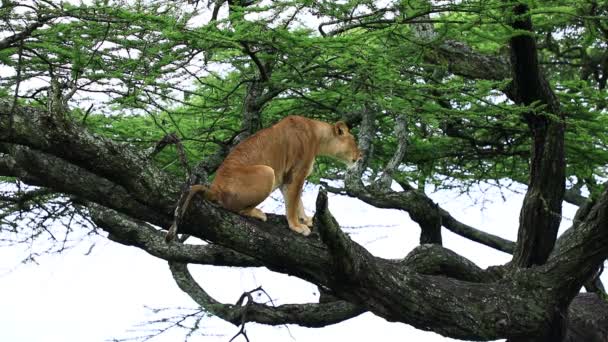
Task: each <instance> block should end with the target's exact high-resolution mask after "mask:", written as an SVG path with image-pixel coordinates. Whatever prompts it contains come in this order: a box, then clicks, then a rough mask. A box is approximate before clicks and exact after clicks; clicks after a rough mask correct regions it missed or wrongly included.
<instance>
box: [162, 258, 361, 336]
mask: <svg viewBox="0 0 608 342" xmlns="http://www.w3.org/2000/svg"><path fill="white" fill-rule="evenodd" d="M169 268H170V270H171V273H172V274H173V279H175V282H176V283H177V285H178V286H179V288H180V289H182V291H184V292H186V293H187V294H188V295H189V296H190V297H191V298H192V299H193V300H194V301H195V302H196V303H197V304H199V305H200V306H202V307H203V308H204V309H205V310H207V311H208V312H209V313H211V314H213V315H215V316H218V317H220V318H222V319H223V320H225V321H227V322H230V323H232V324H234V325H236V326H238V325H241V324H242V323H245V322H257V323H262V324H269V325H282V324H297V325H300V326H304V327H310V328H320V327H324V326H327V325H331V324H336V323H339V322H342V321H344V320H347V319H350V318H353V317H356V316H358V315H360V314H362V313H363V312H364V310H363V309H362V308H360V307H358V306H355V305H353V304H351V303H348V302H345V301H341V300H340V301H335V302H329V303H309V304H285V305H279V306H268V305H264V304H259V303H250V304H249V305H248V306H246V307H242V306H238V305H230V304H222V303H219V302H218V301H216V300H215V299H214V298H212V297H211V296H209V294H207V292H205V290H203V289H202V288H201V287H200V286H199V285H198V284H197V282H196V280H194V278H193V277H192V275H191V274H190V272H189V271H188V268H187V267H186V265H185V264H182V263H177V262H170V263H169ZM243 310H247V312H246V314H245V312H244V311H243ZM243 318H245V319H244V320H243Z"/></svg>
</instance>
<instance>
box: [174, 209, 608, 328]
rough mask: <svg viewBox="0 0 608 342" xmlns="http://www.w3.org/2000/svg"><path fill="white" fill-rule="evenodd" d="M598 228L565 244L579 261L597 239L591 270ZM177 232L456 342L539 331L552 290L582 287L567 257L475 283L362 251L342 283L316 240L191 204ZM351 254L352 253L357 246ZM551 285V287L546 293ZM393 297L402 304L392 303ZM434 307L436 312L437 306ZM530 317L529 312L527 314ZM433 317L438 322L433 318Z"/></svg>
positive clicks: (555, 297)
mask: <svg viewBox="0 0 608 342" xmlns="http://www.w3.org/2000/svg"><path fill="white" fill-rule="evenodd" d="M605 205H606V206H608V204H605ZM237 222H240V223H241V224H238V223H237ZM598 222H599V220H598ZM281 226H284V225H281ZM258 227H259V228H258ZM262 227H263V228H262ZM602 227H603V226H601V225H599V224H589V226H588V229H586V230H580V231H577V232H575V233H573V235H572V236H571V239H573V240H572V241H573V242H576V246H577V247H576V248H573V249H572V250H570V252H572V253H575V254H577V255H578V256H579V257H580V256H581V255H580V254H581V253H584V248H583V245H586V244H590V242H588V240H587V238H590V235H591V237H593V239H595V240H598V239H599V241H600V242H598V243H593V246H592V248H594V250H595V256H597V257H598V259H593V260H587V262H590V263H591V264H595V265H591V266H595V267H597V264H598V263H599V262H600V261H598V260H599V257H602V256H603V257H606V255H608V243H604V242H605V241H604V240H603V239H606V238H608V232H607V231H605V230H603V228H602ZM180 229H181V230H182V231H184V232H186V233H189V234H192V235H195V236H199V237H201V238H204V239H208V240H211V241H214V242H217V243H220V244H222V245H224V246H226V247H229V248H231V249H235V250H238V251H240V252H242V253H244V254H247V255H251V256H256V258H258V259H260V260H263V261H264V263H265V264H266V265H267V266H268V267H269V268H270V269H273V270H277V271H279V272H287V273H290V274H295V275H298V276H299V277H302V278H303V279H306V280H309V281H311V282H313V283H315V284H317V285H319V286H323V287H327V288H331V289H332V290H333V291H334V293H335V294H336V295H337V296H339V297H341V298H343V299H346V300H348V301H351V302H354V303H357V304H358V305H362V306H364V307H365V308H366V309H368V310H371V311H373V312H374V313H376V314H377V315H380V316H382V317H384V318H386V319H389V320H398V321H401V322H405V323H409V324H412V325H414V326H416V327H419V328H422V329H432V330H433V331H436V332H440V333H442V334H445V335H446V336H452V337H456V338H476V339H479V338H487V339H491V338H500V337H509V336H521V335H526V334H527V335H531V334H535V333H536V332H538V331H542V330H543V326H545V325H546V324H549V322H551V321H552V319H553V318H554V317H553V316H554V309H553V308H554V307H555V305H556V304H557V302H558V301H563V300H569V299H568V298H567V297H564V295H563V293H558V292H559V291H556V290H555V289H558V288H559V289H562V287H561V286H559V285H560V284H561V285H564V284H565V283H572V284H570V285H568V286H571V287H573V288H574V287H576V286H578V287H580V286H581V284H582V282H583V280H582V278H583V277H582V276H581V277H580V278H579V277H576V278H574V279H573V278H566V277H563V274H569V273H568V272H571V273H576V272H575V268H576V267H575V264H576V260H580V258H579V259H577V258H575V257H573V256H571V257H570V260H572V263H567V266H565V265H563V264H562V261H561V260H559V259H556V260H552V261H551V262H550V263H549V264H548V265H547V266H544V267H543V268H541V269H534V270H520V271H519V272H517V273H513V274H510V275H509V278H505V279H503V280H501V281H499V282H497V283H489V284H485V285H483V286H481V285H479V284H473V283H468V282H461V281H456V280H454V279H448V278H444V277H437V276H427V275H420V274H418V273H416V272H415V271H413V270H412V269H411V268H409V267H407V266H404V265H400V264H399V263H395V262H394V261H389V260H383V259H379V258H375V257H373V256H369V255H367V254H365V253H357V256H356V257H357V258H360V263H359V265H360V266H359V267H360V268H359V269H361V273H362V274H360V275H358V277H362V278H359V279H360V280H359V279H358V281H349V282H344V281H343V280H344V278H343V275H341V274H337V273H336V272H335V271H332V270H334V267H333V266H332V265H334V257H333V256H332V255H331V252H330V250H328V249H327V248H326V247H325V246H324V245H323V244H320V242H319V241H316V240H314V239H311V238H308V239H306V238H302V237H300V236H297V235H296V234H292V233H291V232H289V231H288V230H287V228H285V227H283V228H282V229H277V227H276V226H268V225H267V224H266V223H262V222H258V221H255V220H250V219H244V218H239V217H238V216H236V215H234V214H231V213H227V212H225V211H222V210H217V209H214V207H213V206H210V205H209V204H206V203H205V202H202V203H201V202H198V201H197V202H195V203H193V207H192V210H191V211H189V212H188V213H187V214H186V216H185V217H184V222H183V225H182V226H181V227H180ZM320 229H321V228H320ZM349 243H352V241H351V242H349ZM602 243H603V244H602ZM600 244H601V246H600ZM354 251H355V252H356V251H358V247H356V248H355V249H354ZM559 265H561V266H560V269H559V271H557V269H556V267H557V266H559ZM579 266H580V265H577V267H579ZM591 266H590V267H591ZM564 286H566V285H564ZM551 288H553V289H554V290H549V289H551ZM429 289H432V290H429ZM563 289H565V288H563ZM567 292H569V291H567ZM515 294H517V295H515ZM568 295H569V296H570V298H572V297H573V296H574V294H572V293H568ZM394 298H400V300H399V301H397V302H395V301H394ZM438 303H441V305H440V304H438ZM435 304H437V305H439V306H441V307H439V306H437V307H435V306H434V305H435ZM472 307H479V308H483V310H481V311H480V312H477V311H476V310H471V308H472ZM532 307H534V309H532ZM439 312H441V314H440V313H439ZM530 312H532V313H533V314H532V317H530ZM476 315H479V317H476ZM438 316H439V317H441V318H440V319H438V318H437V317H438ZM524 316H525V319H524ZM464 317H467V319H466V322H465V321H463V320H462V319H463V318H464ZM520 318H521V320H520ZM473 322H476V323H473Z"/></svg>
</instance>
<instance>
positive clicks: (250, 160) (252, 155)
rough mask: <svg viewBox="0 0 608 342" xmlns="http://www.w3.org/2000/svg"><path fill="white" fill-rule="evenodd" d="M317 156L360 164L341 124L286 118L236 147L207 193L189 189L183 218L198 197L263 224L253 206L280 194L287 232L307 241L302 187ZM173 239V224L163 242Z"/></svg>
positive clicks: (263, 217) (308, 221)
mask: <svg viewBox="0 0 608 342" xmlns="http://www.w3.org/2000/svg"><path fill="white" fill-rule="evenodd" d="M318 155H323V156H330V157H334V158H336V159H338V160H340V161H342V162H344V163H345V164H347V165H348V166H352V165H354V164H355V163H356V162H357V161H358V160H359V159H360V158H361V152H360V151H359V148H358V147H357V143H356V142H355V138H354V137H353V136H352V135H351V134H350V132H349V130H348V127H347V126H346V124H345V123H344V122H342V121H338V122H337V123H336V124H334V125H331V124H328V123H325V122H322V121H317V120H312V119H307V118H304V117H301V116H288V117H286V118H284V119H282V120H281V121H279V122H278V123H276V124H275V125H274V126H272V127H268V128H265V129H262V130H260V131H259V132H257V133H256V134H254V135H252V136H250V137H249V138H247V139H245V140H244V141H243V142H241V143H240V144H238V145H237V146H236V147H235V148H234V149H233V150H232V151H231V152H230V153H229V154H228V156H227V157H226V159H225V160H224V161H223V162H222V165H220V167H219V168H218V169H217V172H216V174H215V179H214V180H213V183H212V184H211V186H210V187H207V186H204V185H194V186H192V187H191V188H190V192H189V193H188V197H187V198H186V200H185V202H184V204H183V209H182V210H181V215H183V214H184V212H185V211H186V209H187V207H188V204H189V203H190V200H191V199H192V196H194V194H196V193H197V192H202V193H203V194H204V197H205V198H206V199H208V200H210V201H214V202H217V203H219V204H220V205H221V206H222V207H224V208H226V209H228V210H231V211H234V212H237V213H239V214H241V215H247V216H252V217H256V218H259V219H260V220H262V221H266V214H264V213H263V212H262V211H261V210H260V209H258V208H256V206H257V205H258V204H260V203H262V201H264V200H265V199H266V198H267V197H268V196H269V195H270V193H271V192H273V191H274V190H275V189H276V188H280V190H281V193H282V194H283V198H284V199H285V204H286V216H287V222H288V223H289V228H291V229H292V230H293V231H295V232H298V233H300V234H302V235H304V236H307V235H309V234H310V228H309V227H312V217H309V216H307V215H306V213H305V212H304V207H303V205H302V199H301V194H302V186H303V185H304V180H305V179H306V177H308V176H309V175H310V173H311V172H312V167H313V164H314V161H315V157H316V156H318ZM177 210H178V209H176V213H177ZM176 233H177V225H176V224H175V223H174V224H173V225H172V226H171V228H170V229H169V232H168V233H167V236H166V239H167V241H170V240H172V239H173V238H174V237H175V234H176Z"/></svg>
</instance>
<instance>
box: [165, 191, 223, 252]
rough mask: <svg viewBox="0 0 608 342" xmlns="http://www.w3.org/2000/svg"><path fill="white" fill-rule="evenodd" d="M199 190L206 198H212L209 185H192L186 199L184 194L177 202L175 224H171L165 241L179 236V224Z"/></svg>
mask: <svg viewBox="0 0 608 342" xmlns="http://www.w3.org/2000/svg"><path fill="white" fill-rule="evenodd" d="M197 192H201V193H203V197H204V198H206V199H210V198H211V197H213V196H211V194H210V191H209V187H208V186H207V185H202V184H195V185H193V186H191V187H190V191H188V195H187V196H186V199H185V200H184V195H182V197H181V198H180V200H179V201H178V202H177V206H176V207H175V213H174V216H173V224H171V227H169V230H168V231H167V235H165V241H167V242H171V241H173V239H175V237H176V236H177V226H178V225H179V222H180V221H181V219H182V217H183V216H184V214H185V213H186V210H187V209H188V206H189V205H190V201H192V197H193V196H194V195H196V193H197Z"/></svg>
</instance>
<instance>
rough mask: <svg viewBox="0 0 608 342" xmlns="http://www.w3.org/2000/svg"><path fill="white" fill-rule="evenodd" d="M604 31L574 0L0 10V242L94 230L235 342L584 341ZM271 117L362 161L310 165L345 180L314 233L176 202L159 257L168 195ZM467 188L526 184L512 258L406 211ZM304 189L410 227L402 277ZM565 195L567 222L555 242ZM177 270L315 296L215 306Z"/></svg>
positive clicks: (597, 215) (279, 221) (594, 305)
mask: <svg viewBox="0 0 608 342" xmlns="http://www.w3.org/2000/svg"><path fill="white" fill-rule="evenodd" d="M607 17H608V5H607V4H605V3H602V2H598V1H594V0H580V1H574V2H572V1H570V2H564V1H543V2H542V3H541V2H536V1H494V0H489V1H481V2H480V1H454V2H452V1H425V0H422V1H382V2H375V1H359V0H357V1H348V2H334V1H303V0H297V1H272V2H266V1H261V2H255V1H230V0H229V1H225V2H222V1H208V2H206V1H168V0H167V1H165V0H158V1H119V0H116V1H114V0H95V1H92V2H89V3H88V4H71V3H68V2H59V1H20V2H15V1H10V0H3V1H2V2H1V6H0V30H1V31H2V37H3V38H1V39H0V71H2V77H1V78H0V156H1V159H0V176H1V178H0V181H1V182H2V184H3V185H2V186H3V188H2V189H3V190H2V191H3V192H2V196H1V197H0V234H2V235H3V236H6V239H4V240H5V241H21V242H24V241H28V240H29V239H44V238H52V239H56V237H55V236H54V235H53V234H51V233H50V232H49V230H48V229H45V228H46V227H47V226H49V225H51V224H52V223H53V222H55V223H57V222H58V223H61V224H62V225H64V226H65V227H66V231H65V234H68V233H69V232H71V231H73V230H75V229H86V228H85V227H94V228H93V229H101V230H103V231H106V232H107V233H108V237H109V238H110V239H111V240H113V241H115V242H117V243H121V244H125V245H131V246H135V247H138V248H141V249H143V250H145V251H146V252H148V253H149V254H151V255H152V256H154V257H157V258H161V259H164V260H167V261H168V263H169V266H170V269H171V272H172V274H173V277H174V279H175V281H176V284H177V286H179V288H180V289H182V290H183V291H184V292H186V293H187V294H188V295H190V296H191V297H192V299H193V300H194V301H195V302H196V303H197V304H198V305H200V306H201V307H202V308H203V310H205V311H206V312H207V313H210V314H213V315H216V316H218V317H220V318H222V319H224V320H226V321H228V322H231V323H234V324H235V325H240V324H243V323H245V322H249V321H253V322H258V323H264V324H269V325H280V324H286V323H291V324H299V325H302V326H309V327H323V326H326V325H329V324H334V323H337V322H340V321H343V320H347V319H349V318H352V317H354V316H357V315H359V314H361V313H363V312H366V311H371V312H373V313H374V314H376V315H378V316H381V317H383V318H385V319H387V320H390V321H397V322H403V323H405V324H410V325H412V326H414V327H416V328H418V329H424V330H431V331H434V332H437V333H439V334H442V335H444V336H449V337H452V338H458V339H469V340H492V339H499V338H507V339H508V340H509V341H560V340H570V341H593V340H597V341H605V340H606V339H608V330H607V328H606V327H608V304H607V302H606V295H605V292H604V290H603V286H602V284H601V283H600V282H599V281H598V280H597V277H598V275H599V273H601V270H602V266H603V263H604V261H605V260H606V258H607V257H608V229H607V227H608V192H607V191H606V190H605V188H604V185H603V180H604V179H605V172H606V164H607V163H608V149H607V146H606V143H607V136H608V135H607V134H606V133H607V132H606V131H607V127H608V123H607V122H606V120H607V119H606V118H607V116H606V114H607V108H606V106H607V105H608V103H607V102H606V96H607V91H606V83H607V80H608V49H607V43H608V24H607V23H608V20H606V18H607ZM290 114H298V115H304V116H307V117H311V118H318V119H321V120H324V121H329V122H333V121H337V120H339V119H342V120H345V121H347V122H348V123H349V125H350V126H351V127H353V130H354V132H355V133H356V135H357V137H358V142H359V145H360V147H361V149H362V151H363V154H364V158H363V161H362V162H360V163H359V164H358V165H357V167H356V168H355V169H353V170H349V171H348V172H344V171H342V170H341V168H339V167H336V165H335V164H333V162H332V161H331V160H326V159H321V160H319V162H318V163H317V164H316V166H315V170H314V173H313V176H312V177H311V178H312V181H314V182H323V181H322V179H332V180H342V182H340V183H339V184H343V185H342V186H340V187H339V188H336V187H335V185H334V186H330V185H327V184H325V186H324V188H325V189H326V190H321V191H320V194H319V197H318V199H317V207H316V214H315V226H314V229H313V230H314V231H315V232H316V233H317V234H315V236H313V237H310V238H305V237H302V236H299V235H295V234H294V233H292V232H291V231H290V230H289V229H287V227H286V223H285V220H284V218H283V217H277V216H273V215H271V216H270V217H269V221H268V222H259V221H256V220H252V219H248V218H244V217H241V216H238V215H236V214H234V213H231V212H228V211H226V210H223V209H221V208H218V207H217V206H216V205H214V204H212V203H208V202H205V201H203V200H197V201H195V203H193V205H192V207H191V209H190V210H189V211H188V212H187V213H186V215H185V217H184V218H183V220H182V221H181V222H180V226H179V229H180V232H181V233H187V234H190V235H192V236H194V237H197V238H200V239H202V240H204V241H206V242H207V244H204V245H195V244H188V243H187V241H186V242H184V241H176V242H171V243H165V242H164V240H163V235H164V229H167V228H168V227H169V226H170V225H171V223H172V221H173V211H174V208H175V205H176V203H177V201H178V200H179V198H180V195H181V193H182V192H183V190H184V189H186V187H187V186H188V185H189V184H192V183H198V182H206V181H208V179H209V177H213V172H214V171H215V169H216V168H217V167H218V165H219V163H221V161H222V159H223V157H224V156H225V155H226V154H227V153H228V152H229V151H230V148H231V147H233V146H234V145H235V144H237V143H238V142H239V141H241V140H242V139H243V138H245V137H246V136H248V135H250V134H253V133H255V132H256V131H257V130H259V129H260V128H262V127H266V126H269V125H271V124H273V123H274V122H276V121H278V120H280V119H281V118H282V117H285V116H287V115H290ZM393 182H396V183H398V184H399V185H400V186H401V190H400V191H397V190H393V189H392V188H391V184H392V183H393ZM482 182H483V183H489V184H493V185H495V186H497V187H505V188H508V187H510V186H513V184H524V185H526V186H527V192H526V196H525V200H524V203H523V205H522V208H521V213H520V224H519V227H518V239H517V241H508V240H505V239H503V238H500V237H498V236H494V235H491V234H488V233H485V232H484V231H483V227H478V228H474V227H470V226H468V225H466V224H465V223H463V222H460V221H458V220H456V219H455V218H454V217H453V216H452V215H450V213H449V212H447V211H446V210H444V209H443V208H441V207H440V206H438V205H437V204H436V203H434V202H433V201H432V200H431V199H430V198H429V197H428V196H427V195H426V194H425V189H427V188H430V187H434V188H436V189H443V188H456V189H459V190H460V191H462V192H463V193H466V192H468V191H469V189H470V188H471V187H472V186H474V185H475V184H478V183H482ZM332 184H335V183H332ZM24 185H29V186H28V187H25V186H24ZM583 189H585V190H586V192H587V193H588V196H583V195H582V193H583V192H582V190H583ZM326 191H332V192H339V193H344V194H348V195H350V196H353V197H357V198H359V199H361V200H363V201H365V202H366V203H369V204H370V205H373V206H376V207H379V208H393V209H399V210H403V211H406V212H408V213H409V215H410V217H411V218H412V220H414V221H415V222H416V223H417V224H418V225H419V226H420V229H421V235H420V243H421V245H420V246H419V247H418V248H416V249H414V250H413V251H411V252H410V254H409V255H408V256H407V257H406V258H405V259H403V260H386V259H382V258H379V257H376V256H374V255H372V254H370V253H369V252H368V251H367V250H365V248H363V247H362V246H360V245H359V244H357V243H355V242H353V241H352V240H351V239H350V238H349V237H348V235H346V234H345V233H344V232H343V231H342V230H340V227H339V224H338V223H337V222H336V220H335V219H334V218H333V217H332V215H331V213H330V212H329V210H328V208H327V196H326ZM564 201H567V202H570V203H573V204H575V205H577V206H579V210H578V212H577V216H576V217H575V220H574V221H573V226H572V227H571V228H570V229H569V230H568V231H567V232H566V233H565V234H563V235H562V236H561V237H559V238H558V236H557V228H558V226H559V224H560V221H561V207H562V204H563V202H564ZM24 212H27V213H28V215H23V213H24ZM442 228H445V229H448V230H450V231H452V232H455V233H457V234H459V235H462V236H464V237H466V238H468V239H471V240H473V241H476V242H479V243H481V244H484V245H487V246H490V247H493V248H496V249H498V250H501V251H504V252H507V253H512V254H513V259H512V261H511V262H509V263H508V264H506V265H496V266H495V267H491V268H489V269H486V270H483V269H480V268H479V267H478V266H476V265H475V264H474V263H472V262H471V261H469V260H467V259H465V258H463V257H462V256H459V255H458V254H456V253H454V252H453V251H450V250H448V249H445V248H443V247H442V246H441V242H442V237H441V231H442ZM32 231H33V232H36V233H35V234H32V233H31V232H32ZM24 236H27V238H25V239H24V238H23V237H24ZM64 243H65V240H64ZM55 246H56V248H55V250H61V248H62V243H61V239H59V240H58V241H57V243H56V245H55ZM187 264H205V265H216V266H234V267H260V266H265V267H267V268H269V269H271V270H273V271H276V272H280V273H284V274H289V275H292V276H296V277H299V278H301V279H304V280H306V281H309V282H311V283H313V284H316V285H317V286H319V288H320V289H321V290H322V292H323V294H324V295H323V296H322V298H321V299H322V300H321V301H320V302H319V303H309V304H288V305H280V306H269V305H265V304H259V303H251V302H250V303H249V304H248V305H246V306H244V307H243V306H240V305H231V304H224V303H220V302H217V301H216V300H215V299H214V298H212V297H211V296H209V295H208V294H207V293H206V292H205V290H204V284H199V283H197V282H196V281H195V280H194V279H193V278H192V276H191V275H190V273H189V272H188V269H187V267H186V265H187ZM583 286H584V287H585V288H586V289H587V291H588V293H586V294H579V292H580V290H581V288H582V287H583ZM247 295H248V294H244V296H243V298H242V299H243V300H244V299H246V297H247ZM249 296H250V294H249Z"/></svg>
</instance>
